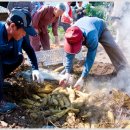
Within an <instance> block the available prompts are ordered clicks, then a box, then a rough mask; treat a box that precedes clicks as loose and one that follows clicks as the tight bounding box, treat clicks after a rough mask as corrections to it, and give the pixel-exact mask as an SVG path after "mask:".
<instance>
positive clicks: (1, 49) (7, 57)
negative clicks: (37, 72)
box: [0, 22, 38, 69]
mask: <svg viewBox="0 0 130 130" xmlns="http://www.w3.org/2000/svg"><path fill="white" fill-rule="evenodd" d="M7 39H8V38H7V30H6V28H5V23H4V22H0V56H1V60H2V63H4V64H13V63H15V62H16V61H17V58H18V55H19V54H22V49H23V50H24V51H25V52H26V53H27V55H28V57H29V58H30V60H31V63H32V69H38V64H37V58H36V55H35V52H34V50H33V48H32V47H31V45H30V41H29V37H28V36H25V37H23V38H22V39H20V40H18V41H16V40H14V39H11V40H10V41H8V40H7Z"/></svg>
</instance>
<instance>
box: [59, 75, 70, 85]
mask: <svg viewBox="0 0 130 130" xmlns="http://www.w3.org/2000/svg"><path fill="white" fill-rule="evenodd" d="M72 83H73V77H72V76H71V74H69V73H65V75H64V77H63V78H62V79H61V80H60V81H59V85H61V86H63V87H66V86H67V85H72Z"/></svg>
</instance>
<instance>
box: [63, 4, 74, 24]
mask: <svg viewBox="0 0 130 130" xmlns="http://www.w3.org/2000/svg"><path fill="white" fill-rule="evenodd" d="M68 6H69V5H68ZM68 14H69V16H70V17H71V18H72V17H73V13H72V9H71V6H69V12H68ZM61 22H63V23H68V24H71V21H70V19H69V18H68V17H66V16H65V15H64V14H63V15H62V17H61Z"/></svg>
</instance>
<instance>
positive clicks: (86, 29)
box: [60, 16, 128, 89]
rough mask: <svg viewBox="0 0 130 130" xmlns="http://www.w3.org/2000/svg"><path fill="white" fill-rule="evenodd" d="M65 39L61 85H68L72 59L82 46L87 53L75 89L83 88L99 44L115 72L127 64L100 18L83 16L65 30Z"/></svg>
mask: <svg viewBox="0 0 130 130" xmlns="http://www.w3.org/2000/svg"><path fill="white" fill-rule="evenodd" d="M65 39H66V42H65V44H64V50H65V52H66V65H65V69H66V74H65V77H64V78H63V79H61V81H60V84H61V85H65V84H68V82H69V81H70V77H71V75H70V73H71V70H72V67H73V59H74V57H75V54H77V53H79V52H80V50H81V47H82V46H86V47H87V48H88V52H87V55H86V58H85V63H84V68H83V71H82V74H81V76H80V78H79V79H78V81H77V82H76V84H75V85H74V88H75V89H81V87H82V86H83V83H84V78H85V77H87V76H88V74H89V71H90V69H91V67H92V66H93V63H94V59H95V56H96V53H97V48H98V44H99V42H100V43H101V44H102V46H103V47H104V49H105V51H106V53H107V54H108V56H109V58H110V60H111V62H112V64H113V65H114V67H115V69H116V71H117V72H118V71H119V70H122V69H124V68H125V67H126V66H127V64H128V63H127V60H126V58H125V56H124V54H123V53H122V51H121V49H120V48H119V46H118V45H117V44H116V42H115V41H114V38H113V36H112V35H111V33H110V31H109V30H108V28H107V26H106V23H105V22H104V21H103V20H102V19H100V18H97V17H87V16H85V17H83V18H81V19H79V20H78V21H76V22H75V24H73V25H72V26H71V27H69V28H68V29H67V30H66V33H65Z"/></svg>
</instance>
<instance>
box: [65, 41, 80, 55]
mask: <svg viewBox="0 0 130 130" xmlns="http://www.w3.org/2000/svg"><path fill="white" fill-rule="evenodd" d="M81 47H82V41H81V42H77V43H75V44H69V43H68V42H67V40H66V41H65V43H64V50H65V52H67V53H69V54H77V53H79V52H80V50H81Z"/></svg>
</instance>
